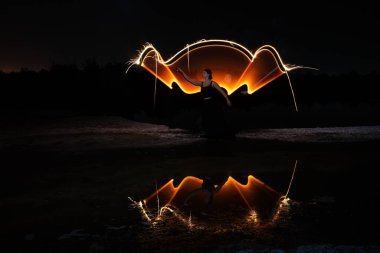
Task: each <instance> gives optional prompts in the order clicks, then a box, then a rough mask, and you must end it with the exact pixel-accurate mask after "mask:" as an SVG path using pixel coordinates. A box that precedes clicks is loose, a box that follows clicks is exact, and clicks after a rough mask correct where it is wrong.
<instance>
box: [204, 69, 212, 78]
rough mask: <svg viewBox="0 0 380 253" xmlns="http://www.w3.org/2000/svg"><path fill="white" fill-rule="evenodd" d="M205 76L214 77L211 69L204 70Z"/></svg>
mask: <svg viewBox="0 0 380 253" xmlns="http://www.w3.org/2000/svg"><path fill="white" fill-rule="evenodd" d="M203 78H204V79H207V78H208V79H210V80H211V79H212V72H211V69H204V70H203Z"/></svg>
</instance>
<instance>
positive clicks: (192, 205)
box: [130, 161, 297, 228]
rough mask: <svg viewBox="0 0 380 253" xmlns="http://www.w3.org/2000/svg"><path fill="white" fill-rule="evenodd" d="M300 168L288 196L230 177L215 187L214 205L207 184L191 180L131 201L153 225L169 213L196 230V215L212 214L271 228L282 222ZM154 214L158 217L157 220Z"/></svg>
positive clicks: (249, 180) (250, 179)
mask: <svg viewBox="0 0 380 253" xmlns="http://www.w3.org/2000/svg"><path fill="white" fill-rule="evenodd" d="M296 166H297V161H296V162H295V165H294V167H293V173H292V176H291V180H290V183H289V186H288V188H287V191H286V194H282V193H280V192H278V191H276V190H274V189H273V188H271V187H270V186H268V185H267V184H265V183H264V182H262V181H260V180H259V179H257V178H256V177H254V176H252V175H249V176H248V178H247V182H246V184H242V183H240V182H239V181H237V180H236V179H234V178H233V177H228V179H227V180H226V181H225V182H224V183H222V184H220V185H214V189H218V190H217V191H216V192H214V194H213V198H212V201H209V200H210V199H209V197H210V192H209V191H208V190H206V189H204V188H203V187H202V186H203V183H204V180H202V179H200V178H197V177H193V176H187V177H185V178H184V179H183V180H182V181H181V182H180V183H179V184H178V185H177V186H175V185H174V179H172V180H170V181H169V182H167V183H166V184H164V185H163V186H162V187H161V188H159V189H157V188H156V191H155V192H154V193H152V194H151V195H150V196H148V197H147V198H145V199H143V200H142V201H139V202H136V201H133V200H132V199H130V200H131V201H132V202H133V203H134V206H135V207H137V208H138V209H140V211H141V213H142V216H143V217H145V218H146V220H148V221H149V222H152V224H155V222H157V221H158V220H161V219H162V217H163V214H164V213H165V212H167V211H168V212H169V213H171V214H172V215H173V216H174V217H175V218H177V220H179V221H181V222H182V223H184V224H186V225H187V226H188V227H189V228H192V227H194V226H195V225H194V224H193V223H192V215H193V216H194V215H195V216H197V218H198V217H199V216H200V215H201V214H203V213H204V212H205V211H210V210H212V211H213V212H214V213H215V212H216V213H218V214H222V215H223V214H227V215H229V216H235V217H232V218H237V219H239V217H240V219H241V218H242V217H245V218H244V219H245V220H246V222H247V223H253V224H256V225H262V224H264V223H266V224H270V223H273V222H275V221H276V220H277V219H278V218H279V215H280V213H281V212H282V210H283V209H285V207H288V206H289V201H290V199H289V198H288V194H289V191H290V187H291V185H292V182H293V179H294V175H295V170H296ZM194 193H196V194H194ZM189 196H191V198H189ZM154 213H156V214H157V216H156V217H154ZM186 216H187V218H186ZM230 218H231V217H230Z"/></svg>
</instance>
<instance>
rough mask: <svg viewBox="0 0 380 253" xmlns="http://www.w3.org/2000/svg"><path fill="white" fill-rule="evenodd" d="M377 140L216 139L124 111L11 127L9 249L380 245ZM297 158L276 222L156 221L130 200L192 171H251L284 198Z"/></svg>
mask: <svg viewBox="0 0 380 253" xmlns="http://www.w3.org/2000/svg"><path fill="white" fill-rule="evenodd" d="M379 142H380V130H379V127H377V126H372V127H365V126H364V127H362V128H361V127H342V128H303V129H283V130H281V129H263V130H260V129H255V130H252V131H250V132H242V133H239V134H238V135H237V136H236V138H229V139H212V140H209V139H204V138H200V137H199V136H198V134H197V133H194V132H188V131H186V130H181V129H176V128H168V127H166V126H162V125H151V124H147V123H138V122H133V121H131V120H127V119H125V118H122V117H68V118H64V119H54V120H34V121H32V122H31V121H29V122H28V121H24V122H18V123H10V122H7V123H3V124H2V132H1V136H0V151H1V160H0V161H1V165H0V168H1V177H0V180H1V182H0V185H1V190H0V194H1V195H0V196H1V199H0V200H1V201H0V210H1V215H0V224H1V225H0V227H1V235H0V238H1V240H2V241H3V242H2V245H3V249H6V250H5V251H3V250H2V251H3V252H177V251H182V252H183V251H185V252H271V250H278V252H284V251H285V252H380V242H379V238H380V233H379V231H380V230H379V225H380V222H379V217H378V214H379V211H380V198H379V195H378V193H379V184H378V180H377V179H378V177H377V170H378V167H379V162H380V151H379V149H378V148H377V147H378V146H379ZM295 161H297V169H296V173H295V177H294V182H293V184H292V187H291V190H290V193H289V198H290V202H289V205H288V206H287V207H286V208H285V209H284V210H283V211H282V212H281V215H280V217H279V218H278V219H277V220H276V221H275V222H273V223H271V224H264V225H263V224H261V225H260V224H257V223H252V222H249V221H247V220H246V219H245V218H244V217H242V218H241V220H240V222H236V221H235V222H234V223H231V222H229V220H222V221H220V223H219V224H215V223H213V225H209V226H201V225H199V224H197V217H193V226H192V227H189V226H187V225H186V224H183V223H181V222H179V221H178V220H176V219H174V218H173V217H172V216H170V215H169V216H167V217H164V219H162V220H160V221H157V222H156V223H155V224H153V223H151V222H148V221H147V220H145V219H144V217H142V216H141V214H140V212H139V210H138V209H137V208H135V207H133V206H132V205H131V204H132V202H131V201H130V199H129V198H128V197H130V198H132V199H134V200H141V199H143V198H145V197H147V196H148V195H150V194H151V193H152V192H154V191H155V187H156V184H157V186H158V187H159V186H161V185H163V184H164V183H166V182H167V181H169V180H170V179H172V178H174V180H175V181H174V182H175V184H178V183H179V182H180V181H181V180H182V179H183V178H184V177H186V176H189V175H193V176H198V177H204V176H215V177H219V178H224V177H227V176H233V177H234V178H235V179H237V180H240V181H241V182H242V183H244V180H246V178H247V176H248V175H254V176H255V177H257V178H258V179H260V180H262V181H263V182H265V183H266V184H267V185H269V186H271V187H272V188H274V189H275V190H277V191H279V192H280V193H283V194H284V193H285V192H286V190H287V187H288V185H289V181H290V178H291V175H292V171H293V167H294V164H295ZM210 224H211V223H210ZM281 250H282V251H281ZM272 252H273V251H272Z"/></svg>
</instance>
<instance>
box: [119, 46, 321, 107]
mask: <svg viewBox="0 0 380 253" xmlns="http://www.w3.org/2000/svg"><path fill="white" fill-rule="evenodd" d="M129 63H130V66H129V67H128V68H127V71H126V72H128V70H129V69H130V67H132V66H133V65H139V66H141V67H143V68H144V69H146V70H147V71H149V72H150V73H151V74H153V75H154V76H155V77H156V79H157V78H158V79H159V80H160V81H162V82H163V83H164V84H165V85H166V86H167V87H169V88H170V89H172V88H173V83H176V84H177V85H178V86H179V88H180V89H181V90H182V91H183V92H185V93H187V94H194V93H197V92H200V89H201V88H200V87H198V86H194V85H191V84H189V83H188V82H187V81H186V80H185V79H184V77H183V76H182V75H181V74H180V73H178V72H176V69H177V68H182V69H184V70H186V71H187V74H188V76H190V77H191V78H193V79H195V80H202V71H203V69H205V68H210V69H212V71H213V77H214V80H215V81H216V82H218V84H219V85H220V86H221V87H223V88H225V89H226V90H227V93H228V94H229V95H230V94H232V93H233V92H235V91H236V90H237V89H239V88H240V87H242V86H244V85H245V86H246V87H247V93H248V94H253V93H254V92H256V91H257V90H259V89H260V88H262V87H264V86H265V85H267V84H268V83H270V82H271V81H273V80H275V79H276V78H278V77H280V76H282V75H284V74H285V75H286V76H287V78H288V81H289V86H290V89H291V93H292V96H293V101H294V105H295V109H296V110H297V111H298V108H297V103H296V99H295V95H294V92H293V88H292V84H291V82H290V77H289V75H288V72H289V71H291V70H294V69H299V68H310V67H304V66H296V65H289V64H285V63H284V62H283V60H282V59H281V57H280V54H279V53H278V51H277V50H276V49H275V48H274V47H273V46H271V45H264V46H262V47H260V48H259V49H257V50H256V51H255V52H254V53H252V52H251V51H250V50H248V49H247V48H246V47H244V46H242V45H241V44H238V43H236V42H233V41H228V40H219V39H212V40H200V41H198V42H195V43H193V44H187V45H186V47H185V48H183V49H182V50H180V51H178V52H177V53H176V54H175V55H174V56H172V57H171V58H169V59H168V60H164V59H163V57H162V56H161V54H160V53H159V51H158V50H157V49H156V48H155V47H154V46H153V45H152V44H146V45H145V46H144V48H143V49H142V50H141V51H140V52H139V55H138V57H137V58H136V59H133V60H131V61H129ZM310 69H314V68H310ZM155 93H156V87H155Z"/></svg>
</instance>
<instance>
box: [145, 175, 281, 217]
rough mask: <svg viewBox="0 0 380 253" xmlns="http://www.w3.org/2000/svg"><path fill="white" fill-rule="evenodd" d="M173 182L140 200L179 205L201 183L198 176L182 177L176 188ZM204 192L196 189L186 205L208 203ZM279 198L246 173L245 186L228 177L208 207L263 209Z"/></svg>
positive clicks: (193, 207)
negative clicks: (196, 191) (197, 192)
mask: <svg viewBox="0 0 380 253" xmlns="http://www.w3.org/2000/svg"><path fill="white" fill-rule="evenodd" d="M173 181H174V180H170V181H169V182H168V183H166V184H165V185H164V186H162V187H161V188H160V189H158V190H157V191H155V192H154V193H153V194H151V195H150V196H149V197H147V198H146V199H144V203H145V204H146V205H147V206H148V207H157V206H158V205H160V207H163V206H168V205H173V206H176V207H178V208H181V207H182V206H183V204H184V202H185V201H186V199H187V197H188V196H189V194H191V193H192V192H193V191H194V190H196V189H200V188H201V187H202V183H203V180H202V179H199V178H197V177H193V176H188V177H185V178H184V179H183V180H182V182H181V183H180V184H179V185H178V186H177V187H175V186H174V184H173ZM206 194H207V191H203V192H202V191H200V192H199V194H197V195H195V196H194V197H193V198H191V199H190V201H189V202H188V205H189V206H190V208H191V210H192V211H194V210H195V211H196V210H202V209H204V208H205V206H207V205H208V203H206V202H205V196H206ZM281 197H283V195H282V194H281V193H279V192H277V191H275V190H273V189H272V188H271V187H269V186H268V185H266V184H264V183H263V182H261V181H260V180H258V179H257V178H255V177H253V176H248V181H247V184H245V185H244V184H241V183H239V182H238V181H236V180H235V179H234V178H232V177H229V178H228V180H227V181H226V182H225V183H224V185H223V186H222V187H221V188H220V190H219V191H217V192H216V193H215V195H214V197H213V201H212V207H213V208H215V209H227V210H232V209H236V208H237V207H243V208H244V209H245V210H255V211H267V210H273V209H275V208H276V206H277V205H278V202H279V200H280V199H281ZM158 202H159V203H158Z"/></svg>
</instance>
